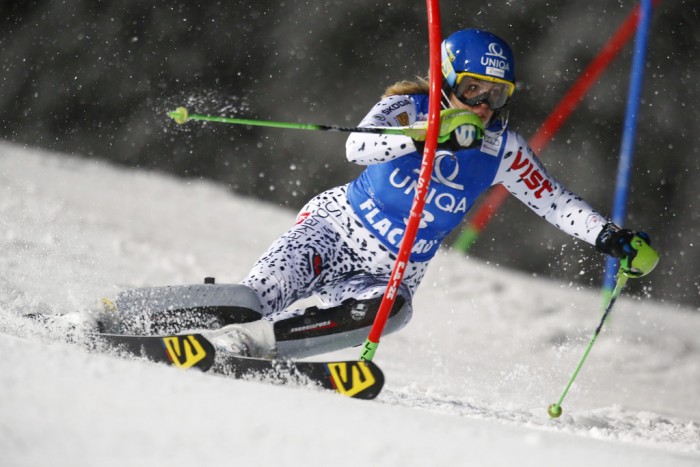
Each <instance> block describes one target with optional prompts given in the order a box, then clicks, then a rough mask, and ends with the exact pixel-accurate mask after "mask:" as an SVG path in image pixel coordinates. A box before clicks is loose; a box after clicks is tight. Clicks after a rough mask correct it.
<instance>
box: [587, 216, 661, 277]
mask: <svg viewBox="0 0 700 467" xmlns="http://www.w3.org/2000/svg"><path fill="white" fill-rule="evenodd" d="M650 243H651V239H650V238H649V234H647V233H646V232H633V231H631V230H629V229H622V228H620V227H618V226H617V225H615V224H613V223H608V224H606V225H605V227H603V230H602V231H601V232H600V234H598V238H597V239H596V247H597V248H598V250H600V251H602V252H603V253H606V254H608V255H610V256H613V257H615V258H619V259H620V269H621V270H622V273H623V274H625V275H626V276H628V277H642V276H646V275H647V274H649V273H650V272H651V271H652V270H653V269H654V268H655V267H656V264H657V263H658V262H659V254H658V253H657V252H656V250H654V249H653V248H652V247H651V245H650Z"/></svg>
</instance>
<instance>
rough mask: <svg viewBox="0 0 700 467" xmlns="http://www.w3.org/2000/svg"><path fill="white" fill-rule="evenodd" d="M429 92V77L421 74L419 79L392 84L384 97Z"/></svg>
mask: <svg viewBox="0 0 700 467" xmlns="http://www.w3.org/2000/svg"><path fill="white" fill-rule="evenodd" d="M429 92H430V83H429V82H428V80H427V79H425V78H421V77H420V76H419V77H418V78H417V81H407V80H404V81H399V82H397V83H394V84H392V85H391V86H389V87H388V88H386V91H384V95H383V96H382V99H385V98H387V97H389V96H401V95H405V94H428V93H429Z"/></svg>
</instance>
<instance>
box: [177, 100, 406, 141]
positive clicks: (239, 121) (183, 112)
mask: <svg viewBox="0 0 700 467" xmlns="http://www.w3.org/2000/svg"><path fill="white" fill-rule="evenodd" d="M168 117H170V118H172V119H173V120H175V123H177V124H180V125H182V124H184V123H186V122H188V121H190V120H200V121H206V122H216V123H228V124H231V125H246V126H262V127H268V128H286V129H290V130H316V131H339V132H344V133H374V134H380V135H406V131H407V130H409V127H392V128H387V127H341V126H337V125H315V124H313V123H291V122H273V121H267V120H251V119H244V118H230V117H217V116H215V115H198V114H190V113H189V112H188V111H187V109H186V108H184V107H178V108H177V109H175V110H173V111H172V112H168Z"/></svg>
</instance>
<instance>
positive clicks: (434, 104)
mask: <svg viewBox="0 0 700 467" xmlns="http://www.w3.org/2000/svg"><path fill="white" fill-rule="evenodd" d="M426 3H427V8H428V39H429V44H430V93H429V96H428V131H427V133H426V137H425V149H424V150H423V162H422V163H421V168H420V173H419V175H418V185H417V187H416V195H415V196H414V198H413V205H412V206H411V212H410V214H409V217H408V222H407V224H406V231H405V232H404V236H403V239H402V240H401V246H400V248H399V253H398V255H397V257H396V262H395V263H394V268H393V269H392V271H391V277H390V278H389V284H388V285H387V288H386V291H385V292H384V297H383V298H382V302H381V304H380V305H379V310H378V311H377V316H376V317H375V319H374V323H373V324H372V328H371V329H370V331H369V336H368V337H367V340H366V341H365V345H364V346H363V347H362V354H361V355H360V360H365V361H371V360H372V358H374V354H375V352H376V351H377V347H378V346H379V339H380V338H381V336H382V332H383V331H384V326H385V325H386V322H387V320H388V319H389V312H390V311H391V308H392V307H393V306H394V302H395V301H396V293H397V292H398V290H399V286H400V285H401V281H402V280H403V275H404V272H405V270H406V266H407V265H408V261H409V259H410V256H411V250H412V249H413V243H414V242H415V240H416V235H417V234H418V227H419V226H420V220H421V216H422V215H423V208H424V207H425V198H426V196H427V194H428V187H429V186H430V177H431V175H432V173H433V165H434V162H435V150H436V149H437V138H438V132H439V131H440V98H441V96H440V92H441V87H442V86H441V85H442V70H441V69H440V43H441V41H442V32H441V30H440V2H439V0H427V1H426Z"/></svg>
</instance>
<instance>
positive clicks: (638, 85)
mask: <svg viewBox="0 0 700 467" xmlns="http://www.w3.org/2000/svg"><path fill="white" fill-rule="evenodd" d="M651 11H652V4H651V0H642V1H641V4H640V8H639V25H638V27H637V33H636V35H635V39H634V57H633V61H632V73H631V76H630V87H629V92H628V94H627V110H626V114H625V126H624V131H623V134H622V144H621V146H620V161H619V163H618V166H617V179H616V181H615V201H614V204H613V211H612V221H613V222H614V223H615V224H617V225H620V226H621V225H623V222H624V219H625V215H626V207H627V192H628V191H629V179H630V172H631V169H632V156H633V150H634V140H635V135H636V129H637V113H638V109H639V100H640V96H641V93H642V78H643V76H644V63H645V58H646V49H647V38H648V36H649V25H650V22H651ZM617 267H618V260H617V259H615V258H612V257H608V258H607V263H606V265H605V277H604V282H603V291H604V293H605V294H606V295H608V294H610V292H611V291H612V289H613V286H614V285H615V273H616V271H617Z"/></svg>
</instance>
